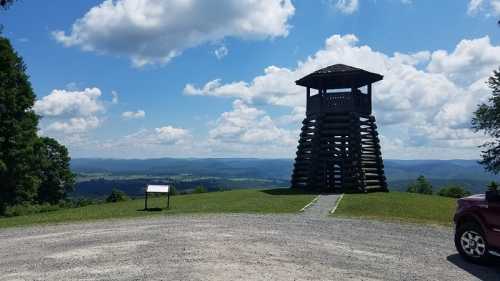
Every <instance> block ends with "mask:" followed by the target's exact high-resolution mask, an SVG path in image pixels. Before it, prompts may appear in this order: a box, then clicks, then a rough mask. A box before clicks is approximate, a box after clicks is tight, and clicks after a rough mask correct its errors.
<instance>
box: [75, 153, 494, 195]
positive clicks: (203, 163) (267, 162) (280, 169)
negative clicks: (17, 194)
mask: <svg viewBox="0 0 500 281" xmlns="http://www.w3.org/2000/svg"><path fill="white" fill-rule="evenodd" d="M384 164H385V172H386V176H387V179H388V182H389V187H390V189H391V190H406V186H407V185H408V184H409V183H410V182H412V181H414V180H415V179H416V178H417V177H418V176H419V175H424V176H425V177H426V178H428V179H429V180H430V181H431V183H432V184H433V185H434V186H435V187H440V186H443V185H446V184H450V183H457V184H461V185H464V186H465V187H467V188H468V189H469V190H470V191H472V192H481V191H484V189H485V186H486V184H487V183H488V182H489V181H492V180H496V181H500V177H499V176H496V175H493V174H490V173H487V172H485V170H484V169H483V167H482V166H481V165H479V164H478V163H477V161H475V160H391V159H388V160H384ZM71 167H72V169H73V171H74V172H76V173H77V174H79V183H78V186H77V192H76V193H77V194H78V195H80V196H85V195H87V194H90V193H91V194H93V195H96V196H97V195H99V196H103V195H104V194H107V193H108V192H109V190H110V189H111V188H112V187H113V186H118V187H120V186H122V187H124V188H125V189H126V190H127V191H128V193H130V194H133V195H138V194H140V193H141V191H140V190H141V188H142V186H144V184H146V183H148V182H151V181H160V182H171V183H175V184H176V186H178V187H179V188H180V189H181V190H182V189H192V188H193V187H194V186H195V185H204V186H206V187H207V188H209V189H216V188H218V187H222V188H230V187H233V188H248V187H250V186H255V187H261V188H264V187H266V188H267V187H283V186H287V185H288V180H289V179H290V175H291V173H292V167H293V160H291V159H253V158H206V159H176V158H159V159H144V160H140V159H87V158H80V159H73V160H72V161H71ZM159 179H164V180H159Z"/></svg>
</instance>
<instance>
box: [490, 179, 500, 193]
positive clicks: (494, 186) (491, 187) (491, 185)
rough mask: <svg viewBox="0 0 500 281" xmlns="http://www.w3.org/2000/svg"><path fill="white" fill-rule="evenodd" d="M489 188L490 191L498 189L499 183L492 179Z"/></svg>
mask: <svg viewBox="0 0 500 281" xmlns="http://www.w3.org/2000/svg"><path fill="white" fill-rule="evenodd" d="M488 190H489V191H493V192H495V191H497V190H498V185H497V183H496V182H494V181H492V182H491V183H490V184H489V185H488Z"/></svg>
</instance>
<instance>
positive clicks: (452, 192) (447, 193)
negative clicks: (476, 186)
mask: <svg viewBox="0 0 500 281" xmlns="http://www.w3.org/2000/svg"><path fill="white" fill-rule="evenodd" d="M438 195H439V196H444V197H451V198H462V197H467V196H470V195H471V193H470V191H468V190H466V189H465V188H463V187H461V186H459V185H449V186H446V187H443V188H441V189H440V190H439V192H438Z"/></svg>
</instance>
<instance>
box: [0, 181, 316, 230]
mask: <svg viewBox="0 0 500 281" xmlns="http://www.w3.org/2000/svg"><path fill="white" fill-rule="evenodd" d="M313 198H314V195H312V194H300V193H298V192H295V191H293V190H290V189H273V190H256V189H246V190H235V191H225V192H211V193H202V194H190V195H182V196H172V197H170V209H169V210H166V209H161V208H165V206H166V197H165V196H163V197H161V198H150V201H149V202H148V207H149V208H151V209H153V208H156V211H147V212H146V211H144V210H143V209H144V200H143V199H137V200H131V201H126V202H119V203H107V204H98V205H90V206H86V207H82V208H72V209H61V210H57V211H53V212H47V213H39V214H33V215H27V216H18V217H10V218H0V228H2V227H12V226H21V225H30V224H46V223H60V222H74V221H88V220H96V219H109V218H131V217H141V216H149V215H170V214H185V213H294V212H298V211H299V210H300V209H301V208H302V207H304V205H306V204H308V203H309V202H310V201H311V200H312V199H313Z"/></svg>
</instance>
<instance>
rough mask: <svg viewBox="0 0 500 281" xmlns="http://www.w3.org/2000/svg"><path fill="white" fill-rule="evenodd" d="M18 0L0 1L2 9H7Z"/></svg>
mask: <svg viewBox="0 0 500 281" xmlns="http://www.w3.org/2000/svg"><path fill="white" fill-rule="evenodd" d="M14 1H16V0H0V8H3V9H7V8H9V6H10V5H12V3H14Z"/></svg>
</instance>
